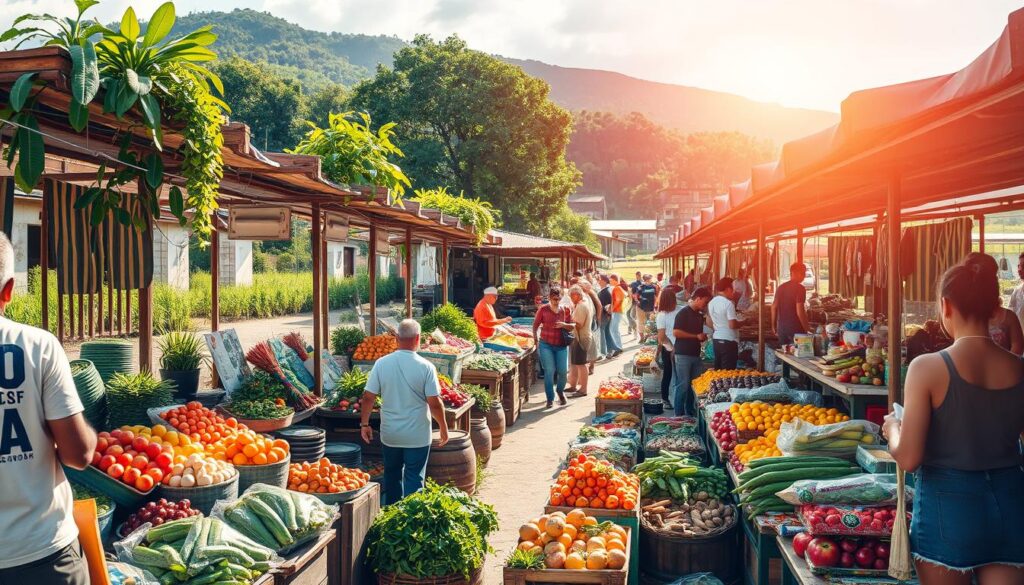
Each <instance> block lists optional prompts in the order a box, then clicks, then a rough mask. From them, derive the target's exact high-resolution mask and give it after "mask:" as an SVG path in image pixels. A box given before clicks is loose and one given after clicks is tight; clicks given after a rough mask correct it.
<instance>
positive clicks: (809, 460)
mask: <svg viewBox="0 0 1024 585" xmlns="http://www.w3.org/2000/svg"><path fill="white" fill-rule="evenodd" d="M794 459H799V461H800V462H801V463H806V464H807V465H806V467H812V466H813V465H814V464H816V463H846V464H849V463H850V462H849V461H846V460H845V459H839V458H838V457H819V456H810V455H808V456H805V457H804V456H801V457H789V456H780V457H762V458H761V459H754V460H753V461H751V462H750V463H748V464H747V467H748V468H750V469H757V468H758V467H764V466H766V465H773V464H775V463H784V462H789V461H793V460H794ZM740 475H742V474H740Z"/></svg>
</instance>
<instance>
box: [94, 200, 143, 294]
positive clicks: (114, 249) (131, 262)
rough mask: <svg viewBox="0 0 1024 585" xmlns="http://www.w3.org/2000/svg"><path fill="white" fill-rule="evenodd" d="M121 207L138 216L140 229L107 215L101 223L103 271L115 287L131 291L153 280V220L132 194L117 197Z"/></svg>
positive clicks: (131, 214) (133, 215) (132, 215)
mask: <svg viewBox="0 0 1024 585" xmlns="http://www.w3.org/2000/svg"><path fill="white" fill-rule="evenodd" d="M121 209H123V210H124V211H125V212H126V213H128V214H129V215H130V216H131V217H133V218H134V217H141V218H143V220H144V222H145V223H144V226H145V227H144V228H143V229H139V228H138V227H137V226H136V225H135V224H134V223H131V224H129V225H124V224H122V223H120V222H118V221H117V220H116V219H114V217H113V214H110V215H108V216H107V217H106V219H104V220H103V224H102V225H101V228H102V231H103V241H104V243H105V244H106V245H105V246H104V249H105V250H107V251H108V253H109V260H108V265H107V271H108V274H109V275H110V281H111V283H112V284H113V286H114V288H115V289H118V290H132V289H140V288H145V287H148V286H149V285H150V284H151V283H152V282H153V220H152V217H151V216H150V214H148V213H145V212H144V210H143V209H142V203H141V202H140V201H139V198H138V197H136V196H134V195H125V196H123V197H122V198H121Z"/></svg>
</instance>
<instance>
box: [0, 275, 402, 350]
mask: <svg viewBox="0 0 1024 585" xmlns="http://www.w3.org/2000/svg"><path fill="white" fill-rule="evenodd" d="M39 282H40V279H39V269H38V268H35V269H34V273H30V275H29V286H28V289H29V290H28V293H27V294H16V295H15V296H14V299H13V301H12V302H11V304H9V305H8V306H7V310H6V316H7V317H8V318H9V319H11V320H14V321H18V322H21V323H27V324H29V325H34V326H36V327H40V326H41V324H42V303H41V299H40V289H39ZM48 284H49V287H48V288H49V289H50V290H49V294H48V295H47V296H48V299H49V303H50V330H51V331H53V332H56V330H57V278H56V274H55V273H53V272H51V273H50V278H49V283H48ZM357 293H358V298H359V301H360V302H366V301H367V299H368V298H369V294H370V280H369V277H368V276H367V274H366V272H365V271H364V272H361V273H359V274H357V275H356V276H354V277H348V278H340V279H332V280H331V281H330V282H329V283H328V305H329V307H330V308H331V309H340V308H346V307H352V306H354V302H355V298H356V294H357ZM404 294H405V286H404V283H403V281H402V279H401V278H396V277H381V278H378V279H377V302H378V303H386V302H389V301H392V300H395V299H400V298H403V297H404ZM217 297H218V299H219V300H220V317H221V318H222V319H224V320H226V321H240V320H244V319H266V318H269V317H278V316H281V315H292V314H295V313H303V312H308V311H311V310H312V309H313V273H312V272H302V273H291V274H289V273H281V272H277V273H264V274H255V275H253V283H252V285H249V286H222V287H220V290H219V294H218V295H217ZM210 299H211V292H210V275H209V273H206V272H193V273H192V274H191V278H190V286H189V289H188V290H181V289H177V288H173V287H171V286H169V285H167V284H163V283H157V284H154V285H153V329H154V331H155V332H156V333H157V334H162V333H165V332H167V331H187V330H190V329H192V328H193V326H192V319H196V318H205V319H208V318H209V317H210V313H211V302H210ZM138 306H139V304H138V295H137V293H134V292H133V293H132V314H131V316H130V317H131V319H132V324H133V325H132V327H133V329H134V328H136V327H137V324H138ZM66 309H67V308H66V307H65V321H67V320H68V318H69V315H68V314H67V310H66Z"/></svg>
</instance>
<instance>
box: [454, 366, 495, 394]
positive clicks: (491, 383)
mask: <svg viewBox="0 0 1024 585" xmlns="http://www.w3.org/2000/svg"><path fill="white" fill-rule="evenodd" d="M460 383H461V384H476V385H477V386H483V387H484V388H486V389H487V392H488V393H490V395H491V396H492V397H494V399H495V400H501V372H492V371H490V370H471V369H469V368H463V370H462V381H461V382H460Z"/></svg>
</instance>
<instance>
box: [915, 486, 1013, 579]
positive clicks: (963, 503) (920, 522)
mask: <svg viewBox="0 0 1024 585" xmlns="http://www.w3.org/2000/svg"><path fill="white" fill-rule="evenodd" d="M915 479H916V493H915V497H914V516H913V519H912V520H911V523H910V543H911V550H912V551H913V553H914V558H915V559H917V560H919V561H926V562H930V563H934V564H938V565H942V566H944V567H947V568H950V569H955V570H960V571H968V570H971V569H976V568H978V567H981V566H983V565H990V564H1007V565H1016V566H1024V469H1022V468H1020V467H1009V468H1005V469H996V470H992V471H958V470H954V469H946V468H940V467H928V466H925V467H922V468H921V469H920V470H918V472H917V476H916V478H915Z"/></svg>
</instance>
